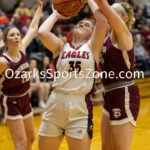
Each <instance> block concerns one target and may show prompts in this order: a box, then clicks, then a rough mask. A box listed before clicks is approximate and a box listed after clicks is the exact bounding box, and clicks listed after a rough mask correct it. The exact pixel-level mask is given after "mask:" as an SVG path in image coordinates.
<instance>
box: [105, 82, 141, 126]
mask: <svg viewBox="0 0 150 150" xmlns="http://www.w3.org/2000/svg"><path fill="white" fill-rule="evenodd" d="M139 107H140V95H139V90H138V87H137V86H136V85H135V84H133V85H130V86H126V87H122V88H117V89H113V90H109V91H108V92H105V94H104V109H103V113H105V114H106V115H108V116H109V117H110V125H121V124H125V123H127V122H131V123H132V124H133V125H134V126H135V125H136V119H137V116H138V113H139Z"/></svg>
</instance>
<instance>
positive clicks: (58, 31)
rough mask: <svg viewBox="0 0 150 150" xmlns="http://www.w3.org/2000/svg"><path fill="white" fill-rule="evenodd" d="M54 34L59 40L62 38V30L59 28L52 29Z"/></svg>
mask: <svg viewBox="0 0 150 150" xmlns="http://www.w3.org/2000/svg"><path fill="white" fill-rule="evenodd" d="M54 33H55V34H56V35H57V36H58V37H59V38H62V37H63V33H62V28H61V27H60V26H56V28H55V29H54Z"/></svg>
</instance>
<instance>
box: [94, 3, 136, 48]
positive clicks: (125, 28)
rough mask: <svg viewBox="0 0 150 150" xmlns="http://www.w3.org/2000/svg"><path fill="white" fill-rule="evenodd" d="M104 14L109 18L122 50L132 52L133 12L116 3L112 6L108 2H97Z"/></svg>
mask: <svg viewBox="0 0 150 150" xmlns="http://www.w3.org/2000/svg"><path fill="white" fill-rule="evenodd" d="M95 1H96V3H97V4H98V6H99V8H100V9H101V11H102V12H103V14H104V15H105V16H106V17H107V19H108V21H109V24H110V26H111V27H112V29H113V32H114V33H115V34H113V36H115V38H116V39H117V42H118V46H119V48H120V49H121V50H130V49H131V48H132V47H133V42H132V41H133V40H132V35H131V33H130V30H129V29H130V28H131V24H132V22H133V20H132V16H133V11H131V9H130V8H129V9H128V12H127V10H126V9H125V8H124V7H123V6H122V5H121V4H120V3H114V4H113V5H112V6H110V5H109V4H108V2H107V0H95Z"/></svg>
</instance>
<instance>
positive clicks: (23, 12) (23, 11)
mask: <svg viewBox="0 0 150 150" xmlns="http://www.w3.org/2000/svg"><path fill="white" fill-rule="evenodd" d="M15 14H17V15H20V16H31V13H30V10H29V9H28V8H27V7H25V4H24V2H22V1H21V2H20V3H19V6H18V7H17V8H16V9H15Z"/></svg>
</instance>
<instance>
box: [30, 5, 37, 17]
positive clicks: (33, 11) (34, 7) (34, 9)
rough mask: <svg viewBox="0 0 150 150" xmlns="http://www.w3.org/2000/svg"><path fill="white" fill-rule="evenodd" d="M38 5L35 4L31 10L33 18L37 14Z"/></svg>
mask: <svg viewBox="0 0 150 150" xmlns="http://www.w3.org/2000/svg"><path fill="white" fill-rule="evenodd" d="M37 6H38V5H37V3H35V4H34V5H33V7H32V8H31V9H30V13H31V17H33V16H34V14H35V12H36V9H37Z"/></svg>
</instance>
